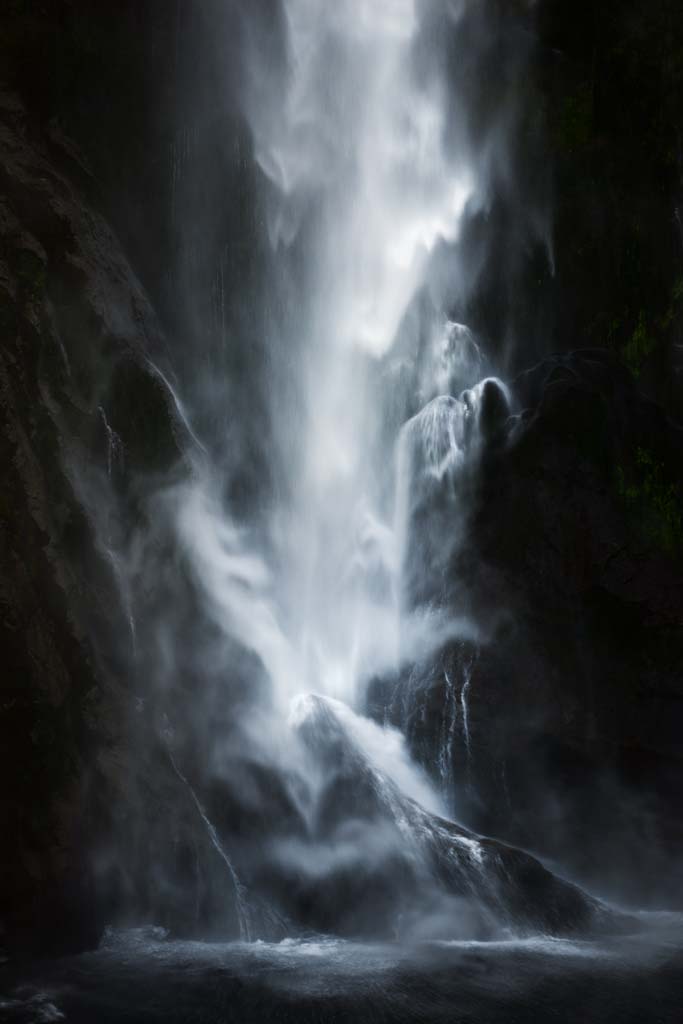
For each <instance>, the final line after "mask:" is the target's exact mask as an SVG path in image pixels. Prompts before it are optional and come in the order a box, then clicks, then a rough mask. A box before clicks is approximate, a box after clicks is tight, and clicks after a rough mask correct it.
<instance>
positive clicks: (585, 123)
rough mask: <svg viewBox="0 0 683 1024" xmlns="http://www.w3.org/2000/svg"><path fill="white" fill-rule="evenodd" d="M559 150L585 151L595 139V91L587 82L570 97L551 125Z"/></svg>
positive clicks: (568, 151)
mask: <svg viewBox="0 0 683 1024" xmlns="http://www.w3.org/2000/svg"><path fill="white" fill-rule="evenodd" d="M551 131H552V135H553V138H554V140H555V145H556V147H557V148H558V149H560V150H562V151H564V152H565V153H574V152H576V151H577V150H582V149H585V148H586V146H588V145H589V143H590V142H591V140H592V137H593V91H592V89H591V86H590V84H589V83H587V82H585V83H583V84H582V85H581V86H579V88H578V89H577V90H576V92H574V93H573V94H572V95H570V96H568V97H567V98H566V99H565V101H564V103H563V104H562V106H561V108H560V110H559V113H558V116H557V118H556V119H555V121H554V124H552V125H551Z"/></svg>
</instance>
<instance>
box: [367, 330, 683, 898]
mask: <svg viewBox="0 0 683 1024" xmlns="http://www.w3.org/2000/svg"><path fill="white" fill-rule="evenodd" d="M512 391H513V395H514V396H515V397H516V400H517V402H518V403H519V406H521V412H520V413H519V414H518V415H517V416H515V417H513V419H512V420H510V421H509V423H508V432H509V434H508V442H507V444H506V446H505V447H504V448H503V449H502V450H499V451H498V452H493V453H489V456H488V457H487V458H485V459H484V460H483V461H482V463H481V466H480V471H479V473H480V476H479V482H478V485H477V487H478V490H477V491H476V493H475V494H474V496H472V494H471V493H468V496H467V499H466V500H467V501H469V502H471V512H470V515H469V517H468V527H467V531H466V535H465V539H464V540H463V542H462V543H461V544H460V545H459V547H458V548H457V550H456V551H455V553H454V554H453V555H452V557H451V562H450V568H449V570H448V575H449V578H450V579H452V580H456V581H458V583H459V587H458V588H455V587H454V588H453V590H452V595H453V597H452V600H453V601H454V604H455V607H456V609H457V610H458V611H459V612H467V613H469V614H472V615H473V616H474V618H475V620H476V621H480V622H482V623H494V624H495V625H494V629H493V632H492V634H491V635H490V636H489V637H488V639H486V640H484V641H483V642H482V643H481V644H480V645H479V646H478V647H475V646H473V645H472V644H468V643H465V644H461V645H454V646H452V647H451V648H450V649H448V650H445V651H444V652H442V655H441V656H440V658H438V659H436V661H435V662H434V663H432V664H430V665H429V666H417V667H415V668H414V669H413V670H412V672H411V673H409V674H407V675H406V676H405V677H404V678H403V679H401V680H399V682H398V683H397V684H395V685H393V684H389V685H386V684H385V686H384V688H383V687H382V686H378V687H377V688H376V689H375V690H374V691H373V692H372V693H371V697H370V699H371V702H374V703H375V704H376V705H378V709H377V713H379V714H382V713H384V712H383V711H382V710H381V709H382V708H388V709H389V716H390V718H391V720H393V721H395V722H397V723H401V724H402V725H403V726H404V727H406V728H407V731H408V733H409V735H410V736H411V739H412V744H413V749H414V750H415V751H416V753H417V754H418V756H419V757H420V759H421V760H422V761H423V762H424V763H425V764H427V765H428V766H429V767H430V770H431V771H432V772H433V774H434V775H435V777H436V778H438V779H439V780H440V781H441V782H442V784H444V786H445V788H446V790H447V791H450V792H451V793H452V792H454V790H457V792H458V793H459V798H458V799H459V803H458V810H459V811H460V813H461V814H463V815H464V817H465V820H467V821H469V822H471V823H472V824H473V825H474V826H475V827H476V828H477V829H479V830H481V831H484V832H488V833H494V834H496V835H503V836H506V837H508V838H510V839H511V840H513V841H516V842H520V843H522V844H526V845H532V846H533V847H534V848H537V849H540V850H543V851H545V852H546V853H547V854H550V855H553V856H558V857H559V856H562V858H563V862H564V863H568V864H571V865H572V867H573V870H575V871H577V872H579V873H580V875H581V876H582V877H584V878H585V879H589V880H590V881H591V882H592V883H593V884H594V885H598V886H603V887H604V886H605V885H608V886H611V891H612V892H615V893H618V894H620V895H622V896H627V897H628V896H631V897H632V898H634V899H639V898H643V897H645V898H649V899H652V900H654V901H662V902H666V901H667V900H670V899H672V898H673V899H675V898H676V892H677V891H678V884H679V882H680V876H679V871H678V867H677V856H676V853H677V851H678V850H679V849H680V842H681V839H682V838H683V837H682V836H681V821H680V813H679V810H678V796H677V794H678V793H679V792H680V786H681V783H682V782H683V761H682V760H681V749H680V741H679V737H680V731H681V728H682V727H683V689H682V687H681V679H682V678H683V675H682V670H683V591H682V589H681V578H683V577H682V574H681V569H682V562H681V558H682V556H683V534H682V532H681V526H682V524H683V520H682V519H681V504H680V500H681V494H682V493H683V492H682V488H683V478H682V476H681V466H683V460H682V455H683V438H682V435H681V431H680V430H679V428H677V427H675V426H674V425H673V424H671V423H670V422H669V421H668V420H667V419H666V417H665V415H664V414H663V412H662V411H661V409H659V408H658V407H657V406H655V405H654V404H653V403H651V402H650V401H648V400H647V399H645V398H644V397H643V396H642V395H641V394H640V393H639V392H638V391H637V389H636V388H635V386H634V384H633V382H632V379H631V377H630V375H629V373H628V372H627V371H626V370H625V369H624V368H623V367H621V366H620V364H619V361H618V360H617V359H616V358H615V357H614V356H613V355H610V354H609V353H607V352H605V351H600V350H586V351H583V352H576V353H572V354H569V355H567V356H559V357H556V358H554V359H548V360H546V361H544V362H543V363H541V364H539V365H538V366H537V367H535V368H534V369H532V370H530V371H528V372H527V373H524V374H522V375H521V376H520V377H519V378H518V379H517V380H516V381H515V382H514V383H513V386H512ZM432 518H433V523H432V525H434V523H436V524H437V525H436V528H437V531H439V530H440V531H442V532H443V521H444V511H443V508H441V507H436V508H435V509H434V512H433V517H432ZM429 529H430V518H429V512H428V510H424V509H423V524H422V526H421V531H422V533H423V534H424V533H427V534H428V535H429ZM605 857H609V868H606V865H605Z"/></svg>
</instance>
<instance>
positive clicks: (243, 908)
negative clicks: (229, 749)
mask: <svg viewBox="0 0 683 1024" xmlns="http://www.w3.org/2000/svg"><path fill="white" fill-rule="evenodd" d="M168 759H169V761H170V762H171V767H172V768H173V771H174V772H175V774H176V775H177V776H178V778H179V779H180V781H181V782H182V784H183V786H185V788H186V789H187V791H188V793H189V794H190V797H191V798H192V802H193V804H194V805H195V807H196V808H197V813H198V814H199V817H200V818H201V820H202V824H203V825H204V827H205V829H206V833H207V835H208V837H209V840H210V842H211V845H212V846H213V848H214V850H215V851H216V853H217V854H218V856H219V857H220V859H221V860H222V861H223V863H224V864H225V867H226V868H227V871H228V876H229V878H230V881H231V882H232V886H233V889H234V891H235V910H236V912H237V921H238V924H239V931H240V939H241V940H242V942H250V941H251V938H252V935H251V919H250V914H249V904H248V902H247V891H246V889H245V887H244V886H243V885H242V883H241V882H240V880H239V877H238V875H237V872H236V871H235V868H234V867H233V864H232V861H231V860H230V858H229V857H228V855H227V853H226V852H225V849H224V847H223V844H222V843H221V841H220V839H219V838H218V833H217V832H216V829H215V827H214V825H213V824H212V822H211V821H210V820H209V818H208V817H207V814H206V811H205V810H204V808H203V806H202V804H201V802H200V800H199V798H198V796H197V794H196V793H195V791H194V789H193V788H192V786H191V785H190V783H189V782H188V781H187V778H186V777H185V776H184V775H183V773H182V772H181V770H180V768H179V767H178V765H177V764H176V760H175V758H174V756H173V754H172V753H171V750H170V749H168Z"/></svg>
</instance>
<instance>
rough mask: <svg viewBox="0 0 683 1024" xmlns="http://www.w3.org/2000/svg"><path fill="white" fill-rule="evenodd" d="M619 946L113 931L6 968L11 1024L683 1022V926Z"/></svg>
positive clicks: (4, 994)
mask: <svg viewBox="0 0 683 1024" xmlns="http://www.w3.org/2000/svg"><path fill="white" fill-rule="evenodd" d="M641 921H642V924H643V928H642V930H641V931H640V932H638V933H637V934H633V935H630V936H629V935H627V936H621V937H619V938H618V939H614V940H608V941H605V940H600V941H599V942H597V941H596V942H592V941H578V940H577V941H573V940H572V941H569V940H558V939H550V938H545V937H537V938H526V939H513V938H508V939H501V940H499V941H496V942H465V941H454V942H446V941H444V942H427V943H420V944H417V945H405V944H401V945H399V944H394V945H388V944H385V945H371V944H361V943H355V942H347V941H341V940H338V939H331V938H326V937H309V938H305V939H296V940H292V939H286V940H284V941H282V942H279V943H265V942H255V943H251V944H246V943H230V944H222V945H221V944H207V943H200V942H181V941H170V940H168V939H167V938H166V937H165V936H164V933H163V932H162V931H161V930H160V929H137V930H131V931H124V932H113V931H112V932H109V933H108V934H107V935H106V936H105V939H104V941H103V943H102V945H101V947H100V949H98V950H96V951H94V952H91V953H86V954H82V955H80V956H75V957H68V958H65V959H61V960H51V961H41V962H37V963H33V964H23V965H19V964H12V963H6V964H5V965H4V966H3V967H2V968H0V1020H2V1021H5V1020H6V1021H17V1022H18V1021H21V1022H36V1024H38V1022H45V1021H70V1022H74V1024H133V1022H140V1024H161V1022H163V1024H219V1022H230V1024H232V1022H235V1024H252V1022H253V1024H257V1022H258V1024H263V1022H270V1021H277V1022H322V1021H325V1022H326V1021H330V1022H343V1024H346V1022H349V1024H351V1022H353V1024H360V1022H363V1021H377V1022H394V1021H396V1022H403V1021H405V1022H414V1021H417V1022H425V1024H435V1022H442V1021H443V1022H446V1021H447V1022H449V1024H459V1022H463V1024H464V1022H482V1024H484V1022H485V1024H497V1022H501V1024H503V1022H504V1024H521V1022H527V1021H528V1022H532V1021H533V1022H535V1024H538V1022H545V1021H547V1022H553V1024H557V1022H567V1024H569V1022H571V1024H593V1022H603V1021H607V1022H612V1021H613V1022H615V1024H617V1022H618V1024H631V1022H632V1024H649V1022H653V1024H655V1022H656V1024H681V1022H683V920H682V919H681V917H680V916H678V915H675V916H674V915H648V916H647V917H643V918H641Z"/></svg>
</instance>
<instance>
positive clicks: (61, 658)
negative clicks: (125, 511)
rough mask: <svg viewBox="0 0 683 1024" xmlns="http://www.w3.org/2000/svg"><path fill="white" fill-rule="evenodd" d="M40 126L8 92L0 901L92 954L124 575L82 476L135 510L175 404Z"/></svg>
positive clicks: (19, 926)
mask: <svg viewBox="0 0 683 1024" xmlns="http://www.w3.org/2000/svg"><path fill="white" fill-rule="evenodd" d="M34 127H35V126H33V125H32V123H31V121H30V119H29V117H28V115H27V113H26V110H25V109H24V107H23V106H22V105H21V103H20V102H19V101H18V100H17V99H16V98H15V97H12V96H8V95H3V96H2V98H1V100H0V145H1V147H2V169H1V170H0V228H1V232H2V248H1V250H0V322H1V325H2V335H3V343H2V349H1V354H0V416H1V418H2V445H1V453H2V455H1V457H2V466H3V503H2V512H1V517H0V537H1V543H2V559H1V564H2V570H1V572H0V593H1V600H2V609H3V615H2V650H3V662H4V671H3V688H2V714H1V715H0V728H1V729H2V740H1V741H0V750H1V751H2V766H1V768H2V771H1V775H2V787H3V800H2V808H3V834H4V835H6V836H7V837H8V838H9V839H10V841H7V842H5V843H3V850H2V858H3V863H2V871H1V872H0V874H1V876H2V898H1V899H0V902H1V903H2V907H3V917H4V921H3V927H4V929H5V932H6V938H7V941H19V942H22V941H26V942H28V943H35V942H40V943H42V944H43V945H44V946H45V947H46V948H52V947H56V948H59V949H64V948H67V947H78V946H83V945H90V944H92V943H93V942H94V941H95V938H96V935H97V931H98V928H99V927H100V926H101V923H102V922H101V918H100V916H99V911H98V907H97V903H96V899H95V896H94V881H93V877H92V860H91V854H92V844H93V842H94V839H95V836H96V835H97V832H98V826H99V824H101V823H99V822H98V820H97V818H98V814H101V813H102V809H103V808H104V807H106V804H107V788H108V787H107V784H106V781H105V779H104V776H103V774H102V771H101V764H100V762H99V758H100V756H101V754H102V752H103V751H106V750H107V749H108V748H111V745H112V743H113V742H114V738H115V737H118V735H119V732H120V728H121V724H122V717H121V716H122V714H123V706H124V694H125V689H124V684H123V682H122V680H123V679H124V678H125V670H126V669H127V668H128V667H129V662H128V660H127V656H126V654H125V653H122V652H121V647H122V645H121V643H120V638H121V637H122V636H124V637H125V636H126V635H127V629H128V627H127V626H126V613H125V609H124V608H123V607H122V605H121V599H120V595H119V588H118V586H117V581H116V578H115V571H114V569H113V566H112V563H111V562H110V561H109V560H108V558H107V555H106V551H105V550H103V547H102V538H101V537H100V536H98V535H97V532H96V529H95V527H94V525H93V524H92V523H91V521H90V520H89V517H88V513H87V510H86V507H84V501H83V490H82V486H83V485H82V479H80V478H79V476H78V473H74V469H75V467H76V466H78V467H79V468H80V469H83V470H85V471H86V472H92V474H94V477H93V479H97V478H98V474H102V473H104V474H107V475H108V478H109V483H110V484H111V486H112V487H113V488H119V490H120V489H122V488H123V489H126V488H127V489H128V491H129V499H128V500H129V503H134V502H135V500H136V499H135V485H134V479H135V474H136V471H138V472H139V471H140V470H144V472H145V473H147V474H148V473H150V472H154V470H155V469H158V468H159V467H162V466H163V467H164V468H168V466H169V465H170V464H172V463H173V461H174V460H175V459H177V458H178V447H177V445H176V442H175V440H174V435H173V429H172V425H171V418H170V415H169V404H168V395H167V394H165V393H164V391H163V388H162V387H161V385H160V383H159V381H158V380H157V379H155V378H154V377H153V376H152V375H151V374H150V373H149V372H148V370H147V368H146V365H145V358H146V355H147V354H148V353H150V352H153V351H154V350H155V349H156V350H159V349H160V347H161V344H162V342H161V335H160V333H159V329H158V327H157V326H156V321H155V317H154V315H153V313H152V311H151V308H150V306H149V303H148V301H147V299H146V298H145V295H144V292H143V290H142V288H141V287H140V285H139V283H138V282H137V280H136V278H135V275H134V274H133V272H132V271H131V270H130V267H129V266H128V264H127V262H126V260H125V258H124V256H123V255H122V253H121V251H120V247H119V245H118V242H117V240H116V238H115V237H114V235H113V233H112V231H111V230H110V228H109V227H108V226H107V224H106V223H105V222H104V220H103V219H102V218H101V217H100V216H99V215H98V213H97V212H96V211H95V210H94V209H93V208H92V207H91V206H90V204H89V203H88V202H87V201H86V200H85V199H84V197H83V195H82V193H81V192H80V190H79V188H78V186H77V185H76V184H74V182H73V180H71V179H70V177H69V176H68V174H67V173H65V171H64V169H63V167H61V166H60V157H59V151H57V152H56V153H55V147H54V145H53V144H52V143H49V140H47V139H45V138H42V139H41V138H40V137H36V134H35V130H34ZM62 156H63V160H62V161H61V163H65V164H68V163H69V159H67V156H66V155H65V154H62ZM126 401H127V402H128V403H129V406H130V410H129V411H128V410H127V407H126ZM108 409H113V410H114V412H113V413H112V414H111V417H112V418H111V420H110V419H108V418H107V410H108ZM140 416H142V417H144V419H145V426H148V427H149V429H148V430H144V429H142V430H141V429H138V427H139V426H140V424H138V423H137V422H136V417H138V418H139V417H140ZM124 460H125V463H126V465H125V468H124ZM114 756H116V755H114Z"/></svg>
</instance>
